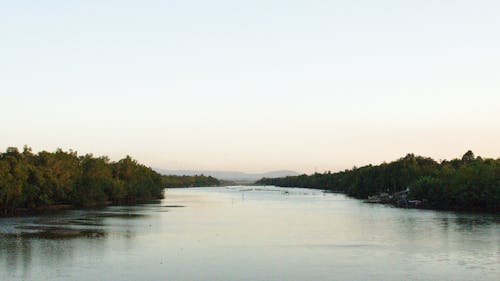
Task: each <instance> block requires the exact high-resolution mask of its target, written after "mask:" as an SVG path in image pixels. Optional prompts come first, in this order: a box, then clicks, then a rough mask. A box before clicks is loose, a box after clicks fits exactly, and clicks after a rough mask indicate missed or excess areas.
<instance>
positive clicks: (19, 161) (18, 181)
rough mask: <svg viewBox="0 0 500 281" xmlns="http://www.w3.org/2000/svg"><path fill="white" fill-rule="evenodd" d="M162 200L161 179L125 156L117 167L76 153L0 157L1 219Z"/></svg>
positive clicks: (14, 151) (9, 151) (15, 152)
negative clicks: (49, 210) (18, 214)
mask: <svg viewBox="0 0 500 281" xmlns="http://www.w3.org/2000/svg"><path fill="white" fill-rule="evenodd" d="M162 196H163V185H162V177H161V175H160V174H158V173H157V172H155V171H153V170H152V169H151V168H149V167H146V166H144V165H142V164H139V163H137V161H135V160H133V159H132V158H131V157H130V156H127V157H125V158H124V159H121V160H120V161H118V162H112V161H110V160H109V159H108V158H107V157H94V156H93V155H92V154H87V155H84V156H78V155H77V153H76V152H75V151H71V150H70V151H69V152H66V151H63V150H61V149H58V150H57V151H56V152H53V153H51V152H46V151H42V152H40V153H38V154H34V153H32V151H31V149H30V148H28V147H26V146H25V147H24V149H23V151H22V152H19V150H18V149H17V148H13V147H11V148H8V149H7V151H6V152H5V153H0V213H2V214H12V213H15V212H16V211H19V210H36V209H43V208H51V206H52V207H53V206H55V205H60V206H91V205H99V204H106V203H134V202H138V201H145V200H150V199H156V198H161V197H162Z"/></svg>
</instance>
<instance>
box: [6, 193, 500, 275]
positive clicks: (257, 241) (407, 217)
mask: <svg viewBox="0 0 500 281" xmlns="http://www.w3.org/2000/svg"><path fill="white" fill-rule="evenodd" d="M0 280H141V281H148V280H193V281H195V280H217V281H224V280H249V281H250V280H251V281H258V280H304V281H310V280H495V281H498V280H500V218H499V216H498V215H486V214H467V213H455V212H443V211H429V210H411V209H398V208H393V207H390V206H385V205H373V204H366V203H363V202H362V201H359V200H355V199H351V198H348V197H346V196H344V195H341V194H332V193H324V192H322V191H319V190H311V189H302V188H276V187H263V186H254V187H243V186H234V187H221V188H189V189H184V188H183V189H168V190H166V197H165V199H164V200H161V201H158V202H155V203H151V204H145V205H138V206H125V207H119V206H112V207H107V208H103V209H100V210H72V211H64V212H58V213H56V214H51V215H41V216H34V217H16V218H2V219H0Z"/></svg>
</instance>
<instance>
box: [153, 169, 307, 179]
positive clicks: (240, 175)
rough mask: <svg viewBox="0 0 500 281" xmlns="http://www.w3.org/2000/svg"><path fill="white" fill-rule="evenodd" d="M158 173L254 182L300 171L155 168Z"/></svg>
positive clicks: (291, 174)
mask: <svg viewBox="0 0 500 281" xmlns="http://www.w3.org/2000/svg"><path fill="white" fill-rule="evenodd" d="M155 170H156V171H157V172H158V173H160V174H163V175H176V176H182V175H186V176H194V175H205V176H212V177H214V178H217V179H221V180H228V181H235V182H254V181H257V180H259V179H261V178H278V177H286V176H297V175H299V173H297V172H294V171H288V170H282V171H271V172H267V173H244V172H238V171H194V170H166V169H155Z"/></svg>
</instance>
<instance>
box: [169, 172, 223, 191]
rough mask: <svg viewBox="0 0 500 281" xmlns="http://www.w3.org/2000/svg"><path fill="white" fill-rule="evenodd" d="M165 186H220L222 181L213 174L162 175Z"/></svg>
mask: <svg viewBox="0 0 500 281" xmlns="http://www.w3.org/2000/svg"><path fill="white" fill-rule="evenodd" d="M161 180H162V183H163V186H164V187H168V188H176V187H208V186H220V185H221V184H222V183H221V181H219V180H218V179H216V178H214V177H211V176H208V177H207V176H204V175H195V176H173V175H168V176H162V178H161Z"/></svg>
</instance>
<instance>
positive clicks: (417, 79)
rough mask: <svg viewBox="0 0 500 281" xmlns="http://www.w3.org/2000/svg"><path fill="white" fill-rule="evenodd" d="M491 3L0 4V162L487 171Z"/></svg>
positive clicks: (495, 28) (493, 28)
mask: <svg viewBox="0 0 500 281" xmlns="http://www.w3.org/2000/svg"><path fill="white" fill-rule="evenodd" d="M498 14H500V2H498V1H474V2H473V3H472V2H470V1H439V2H436V1H419V2H408V1H404V2H400V1H377V2H376V3H375V2H373V1H367V0H365V1H349V2H336V1H293V2H290V1H281V0H280V1H272V2H269V1H252V2H249V3H242V2H233V1H211V2H205V1H183V2H177V1H174V2H168V3H165V2H163V1H140V2H137V1H85V2H68V1H43V2H37V1H15V2H5V3H1V4H0V32H1V34H2V44H0V60H1V63H0V100H1V104H2V109H1V110H0V119H1V120H2V122H0V131H1V132H2V133H1V137H0V149H2V150H5V148H7V147H9V146H16V147H18V148H20V149H22V147H23V145H28V146H30V147H32V148H33V150H34V151H40V150H47V151H54V150H55V149H56V148H58V147H60V148H62V149H65V150H68V149H73V150H76V151H78V152H79V153H80V154H86V153H93V154H94V155H97V156H101V155H105V156H109V157H110V158H111V159H112V160H118V159H120V158H122V157H124V156H125V155H131V156H132V157H134V158H135V159H137V160H138V161H139V162H141V163H144V164H146V165H148V166H151V167H155V168H161V169H171V170H217V171H242V172H249V173H261V172H268V171H275V170H292V171H296V172H299V173H312V172H314V171H318V172H323V171H328V170H331V171H338V170H343V169H346V168H352V167H353V166H363V165H366V164H379V163H382V162H384V161H386V162H389V161H393V160H396V159H398V158H400V157H403V156H404V155H406V154H407V153H414V154H417V155H422V156H427V157H432V158H434V159H436V160H440V159H452V158H457V157H461V156H462V155H463V154H464V153H465V152H466V151H467V150H472V151H473V152H474V153H475V154H476V155H480V156H483V157H490V158H497V157H500V150H499V147H498V140H500V127H499V125H498V123H499V120H500V94H499V93H500V79H499V77H500V52H499V51H498V50H500V32H499V27H500V17H498Z"/></svg>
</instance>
